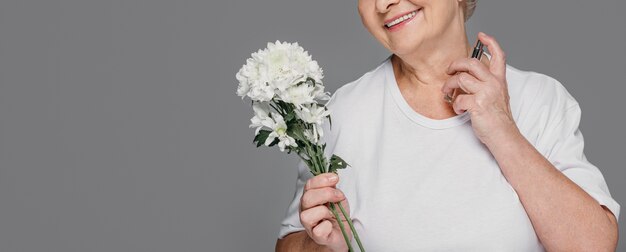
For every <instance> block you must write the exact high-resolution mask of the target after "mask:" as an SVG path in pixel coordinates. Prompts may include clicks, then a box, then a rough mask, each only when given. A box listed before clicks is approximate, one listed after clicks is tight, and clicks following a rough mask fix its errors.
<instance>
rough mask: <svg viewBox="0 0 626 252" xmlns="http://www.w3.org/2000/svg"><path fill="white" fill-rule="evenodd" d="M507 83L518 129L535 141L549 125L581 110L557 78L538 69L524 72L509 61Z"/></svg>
mask: <svg viewBox="0 0 626 252" xmlns="http://www.w3.org/2000/svg"><path fill="white" fill-rule="evenodd" d="M507 83H508V90H509V98H510V100H509V103H510V106H511V113H512V114H513V118H514V120H515V123H516V124H517V126H518V128H519V129H520V131H521V132H522V134H524V136H525V137H526V138H527V139H528V140H530V141H531V142H533V143H536V142H537V141H539V140H540V138H541V136H542V135H545V134H544V133H545V131H546V130H548V129H547V128H549V127H552V126H553V125H554V124H555V123H558V122H559V121H562V120H563V119H564V118H566V117H571V116H577V115H574V114H570V113H571V112H572V110H570V109H572V108H574V109H576V111H578V112H580V107H579V105H578V102H577V101H576V99H575V98H574V96H572V94H571V93H570V92H569V91H568V89H567V88H566V86H565V85H563V83H561V82H560V81H559V80H557V79H556V78H554V77H552V76H550V75H547V74H544V73H540V72H535V71H525V70H520V69H517V68H514V67H512V66H510V65H508V64H507Z"/></svg>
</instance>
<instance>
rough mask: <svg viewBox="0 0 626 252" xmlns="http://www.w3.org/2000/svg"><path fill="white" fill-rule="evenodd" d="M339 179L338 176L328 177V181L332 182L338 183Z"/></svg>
mask: <svg viewBox="0 0 626 252" xmlns="http://www.w3.org/2000/svg"><path fill="white" fill-rule="evenodd" d="M338 179H339V177H337V175H334V174H333V175H332V176H330V177H328V181H330V182H336V181H337V180H338Z"/></svg>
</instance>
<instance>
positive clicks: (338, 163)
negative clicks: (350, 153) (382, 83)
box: [328, 154, 348, 172]
mask: <svg viewBox="0 0 626 252" xmlns="http://www.w3.org/2000/svg"><path fill="white" fill-rule="evenodd" d="M346 166H348V163H346V161H344V160H343V159H341V158H340V157H339V156H337V155H335V154H333V156H332V157H331V158H330V166H329V167H328V172H335V171H337V170H338V169H344V168H346Z"/></svg>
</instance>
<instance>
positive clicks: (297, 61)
mask: <svg viewBox="0 0 626 252" xmlns="http://www.w3.org/2000/svg"><path fill="white" fill-rule="evenodd" d="M236 78H237V80H238V81H239V86H238V88H237V95H238V96H241V99H243V98H244V97H246V96H247V97H249V98H250V99H251V100H252V109H253V110H254V117H252V119H250V121H251V122H252V124H250V128H254V127H256V131H255V137H254V140H253V142H256V144H257V147H259V146H261V145H263V144H264V145H266V146H270V147H271V146H274V145H276V144H278V148H279V149H280V151H282V152H284V151H285V149H287V151H288V152H287V153H291V151H294V152H295V153H297V154H298V156H300V158H302V160H304V162H305V163H306V164H307V165H308V167H309V170H310V171H311V173H312V174H313V175H319V174H321V173H325V172H334V173H337V169H343V168H346V166H348V164H347V163H346V162H344V160H343V159H341V158H340V157H339V156H337V155H333V156H332V157H331V158H330V162H328V161H327V159H326V157H325V156H324V149H325V148H326V144H325V143H321V141H320V140H321V137H322V136H323V134H324V132H323V130H322V123H323V121H324V118H328V120H329V123H330V125H331V126H332V121H331V118H330V110H329V109H328V108H326V106H325V105H324V104H321V103H318V100H328V99H330V93H328V92H325V91H324V85H323V84H322V78H323V74H322V69H321V68H320V67H319V66H318V64H317V62H316V61H315V60H312V59H311V56H309V54H308V53H307V52H306V51H304V49H303V48H302V47H300V46H299V45H298V43H297V42H296V43H281V42H280V41H276V43H271V42H270V43H268V44H267V48H265V49H262V50H259V51H258V52H255V53H252V57H251V58H248V59H247V61H246V64H245V65H244V66H243V67H242V68H241V69H240V70H239V72H237V74H236ZM335 205H336V206H338V207H339V208H340V210H341V212H342V214H343V216H344V218H345V219H346V220H347V222H348V225H349V226H350V229H351V230H352V233H353V234H354V238H355V239H356V241H357V243H358V245H359V248H360V249H361V251H364V249H363V246H362V245H361V241H360V240H359V236H358V235H357V233H356V230H355V229H354V225H353V224H352V220H350V218H347V216H348V214H347V213H346V211H345V210H344V208H343V207H342V206H341V204H339V203H330V204H329V207H330V210H331V212H332V213H333V214H334V215H335V218H336V219H337V223H338V224H339V227H340V228H341V232H342V233H343V236H344V238H345V240H346V243H347V245H348V248H349V249H350V251H353V250H352V246H351V244H350V240H349V237H348V235H347V233H346V231H345V228H344V226H343V222H342V221H340V220H341V219H340V218H339V215H338V213H337V210H336V207H335Z"/></svg>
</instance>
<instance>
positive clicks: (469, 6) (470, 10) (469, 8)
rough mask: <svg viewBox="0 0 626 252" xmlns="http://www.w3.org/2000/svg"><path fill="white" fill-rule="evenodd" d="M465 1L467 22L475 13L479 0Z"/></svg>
mask: <svg viewBox="0 0 626 252" xmlns="http://www.w3.org/2000/svg"><path fill="white" fill-rule="evenodd" d="M464 1H465V13H464V14H465V22H467V20H468V19H469V18H470V17H472V14H474V9H476V2H478V0H464Z"/></svg>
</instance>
